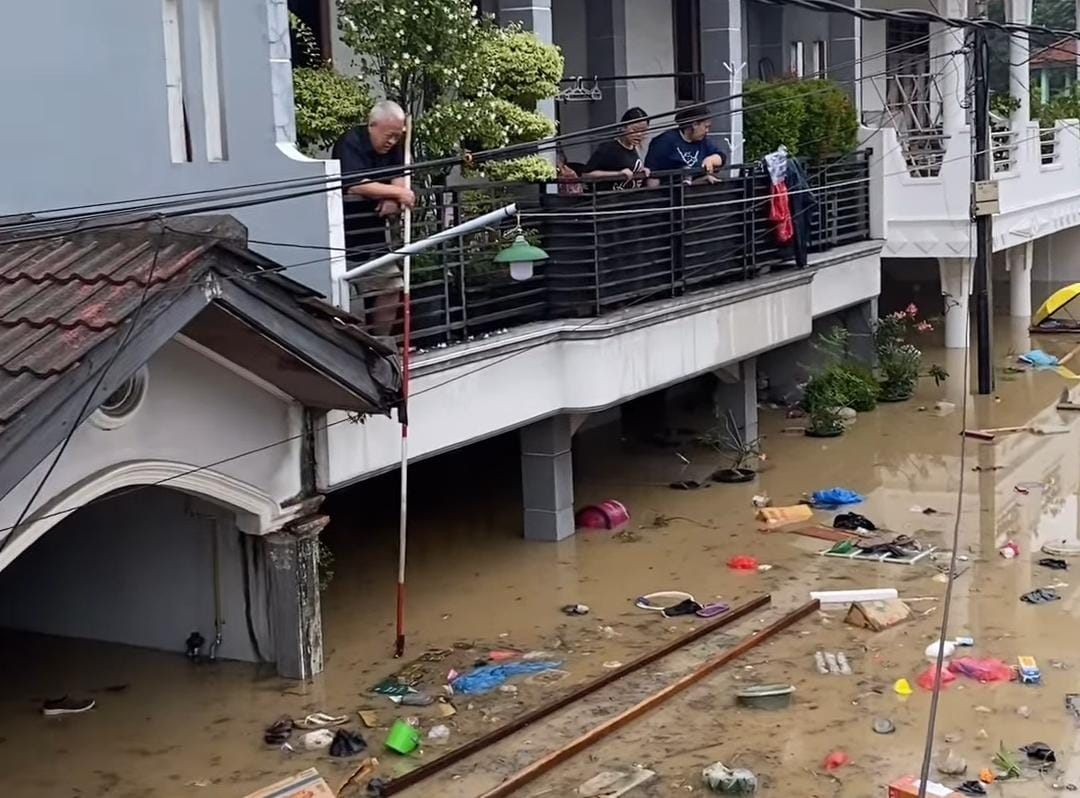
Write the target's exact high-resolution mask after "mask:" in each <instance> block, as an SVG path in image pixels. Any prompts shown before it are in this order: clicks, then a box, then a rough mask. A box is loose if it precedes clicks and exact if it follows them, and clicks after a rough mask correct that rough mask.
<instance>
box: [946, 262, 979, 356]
mask: <svg viewBox="0 0 1080 798" xmlns="http://www.w3.org/2000/svg"><path fill="white" fill-rule="evenodd" d="M973 265H974V261H973V260H972V259H971V258H939V259H938V268H939V270H940V272H941V295H942V297H943V298H944V300H945V348H946V349H963V348H964V347H966V346H967V343H968V333H969V329H968V312H969V311H968V298H969V296H970V295H971V273H972V270H973Z"/></svg>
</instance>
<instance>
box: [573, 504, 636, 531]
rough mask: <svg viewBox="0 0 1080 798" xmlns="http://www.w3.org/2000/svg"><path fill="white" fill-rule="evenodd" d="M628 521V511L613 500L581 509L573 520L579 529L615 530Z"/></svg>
mask: <svg viewBox="0 0 1080 798" xmlns="http://www.w3.org/2000/svg"><path fill="white" fill-rule="evenodd" d="M629 521H630V511H629V510H627V509H626V506H625V505H624V504H623V503H622V502H620V501H616V500H615V499H604V500H603V501H602V502H600V503H598V504H590V505H589V506H588V507H583V508H582V509H581V510H579V511H578V514H577V516H575V518H574V523H575V524H576V525H577V526H578V528H579V529H616V528H617V527H620V526H622V525H623V524H626V523H628V522H629Z"/></svg>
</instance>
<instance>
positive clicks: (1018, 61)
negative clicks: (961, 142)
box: [1005, 0, 1032, 315]
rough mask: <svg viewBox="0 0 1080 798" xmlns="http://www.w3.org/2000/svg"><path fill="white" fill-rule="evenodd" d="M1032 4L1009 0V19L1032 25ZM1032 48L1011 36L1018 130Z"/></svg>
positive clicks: (1024, 122) (1027, 108)
mask: <svg viewBox="0 0 1080 798" xmlns="http://www.w3.org/2000/svg"><path fill="white" fill-rule="evenodd" d="M1031 5H1032V0H1009V2H1007V3H1006V4H1005V13H1006V15H1007V19H1008V21H1009V22H1013V23H1016V24H1018V25H1030V24H1031ZM1030 49H1031V40H1030V38H1029V37H1028V35H1027V34H1025V33H1013V34H1011V35H1010V36H1009V95H1010V96H1011V97H1013V99H1016V100H1019V101H1020V107H1019V108H1017V109H1016V110H1015V111H1013V115H1012V123H1013V130H1016V131H1018V132H1024V131H1026V130H1027V126H1028V122H1030V121H1031V88H1030V83H1031V79H1030V77H1029V75H1028V72H1029V67H1028V59H1029V58H1030V52H1029V51H1030ZM1014 315H1015V314H1014Z"/></svg>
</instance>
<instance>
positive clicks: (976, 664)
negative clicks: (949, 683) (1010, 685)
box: [949, 657, 1013, 684]
mask: <svg viewBox="0 0 1080 798" xmlns="http://www.w3.org/2000/svg"><path fill="white" fill-rule="evenodd" d="M949 670H950V671H952V672H953V673H958V674H960V675H961V676H967V677H968V678H969V679H977V680H978V681H980V682H982V683H983V684H986V683H988V682H1011V681H1012V680H1013V669H1012V666H1011V665H1009V664H1008V663H1005V662H1002V661H1001V660H999V659H994V658H993V657H986V658H985V659H980V658H979V657H958V658H957V659H954V660H953V661H952V662H950V663H949Z"/></svg>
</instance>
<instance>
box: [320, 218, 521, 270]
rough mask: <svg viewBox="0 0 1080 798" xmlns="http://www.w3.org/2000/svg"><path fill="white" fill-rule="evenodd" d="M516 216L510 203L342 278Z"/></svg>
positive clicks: (385, 256) (358, 268)
mask: <svg viewBox="0 0 1080 798" xmlns="http://www.w3.org/2000/svg"><path fill="white" fill-rule="evenodd" d="M516 215H517V205H515V204H514V203H510V204H509V205H506V206H504V207H502V208H499V209H498V210H495V211H491V212H490V213H485V214H484V215H483V216H477V217H476V218H475V219H470V220H469V221H467V222H463V223H462V224H459V225H456V226H454V227H447V228H446V229H445V230H440V231H439V232H437V233H435V234H434V235H431V236H428V237H427V238H423V239H421V240H419V241H414V242H413V243H411V244H407V245H405V246H403V247H402V248H401V249H397V250H394V251H393V252H387V253H386V254H385V255H380V256H379V257H377V258H375V259H374V260H369V261H368V262H367V263H363V264H361V265H359V266H357V267H355V268H353V269H349V270H348V271H347V272H345V274H343V275H342V277H343V278H344V279H346V280H355V279H356V278H358V277H363V276H364V275H365V274H367V273H368V272H370V271H372V270H373V269H377V268H379V267H380V266H385V265H386V264H388V263H395V262H397V261H399V260H401V259H402V258H404V257H405V256H406V255H419V254H420V253H421V252H424V251H426V250H429V249H431V248H432V247H433V246H435V245H436V244H440V243H442V242H443V241H445V240H446V239H448V238H454V237H456V236H462V235H465V234H466V233H471V232H473V231H475V230H480V229H482V228H484V227H491V226H493V225H498V224H499V223H500V222H502V221H504V220H505V219H510V218H512V217H514V216H516Z"/></svg>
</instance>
